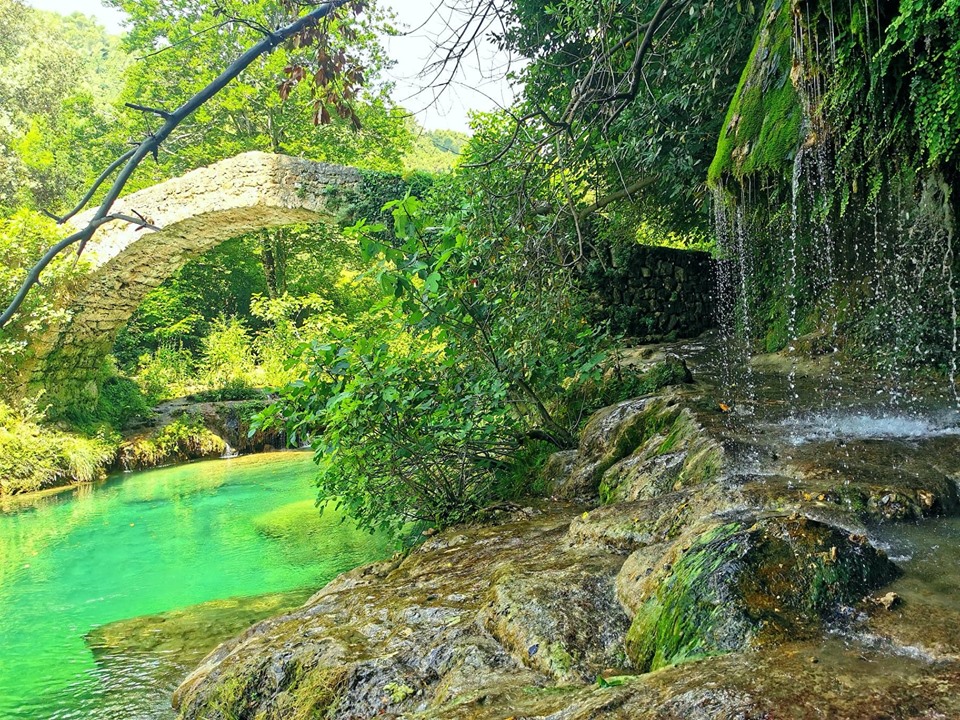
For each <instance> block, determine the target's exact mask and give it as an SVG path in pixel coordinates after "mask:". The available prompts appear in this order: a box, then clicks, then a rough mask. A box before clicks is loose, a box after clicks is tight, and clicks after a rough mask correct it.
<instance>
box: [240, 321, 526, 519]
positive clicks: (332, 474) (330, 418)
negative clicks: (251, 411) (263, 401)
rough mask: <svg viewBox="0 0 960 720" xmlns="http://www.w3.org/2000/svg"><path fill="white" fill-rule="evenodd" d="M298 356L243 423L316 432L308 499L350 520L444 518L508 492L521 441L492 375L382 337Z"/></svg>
mask: <svg viewBox="0 0 960 720" xmlns="http://www.w3.org/2000/svg"><path fill="white" fill-rule="evenodd" d="M308 366H309V367H310V371H309V374H308V377H307V378H305V379H304V380H300V381H296V382H294V383H291V384H290V385H288V386H287V387H286V388H285V389H284V390H283V391H282V398H283V399H282V401H281V403H280V404H277V405H273V406H271V407H269V408H267V409H266V410H265V411H264V412H263V413H261V415H260V416H259V417H258V418H257V419H256V420H255V422H254V429H263V428H268V427H272V426H278V425H283V426H285V428H286V430H287V433H288V437H289V438H290V439H291V442H298V441H300V440H302V439H303V438H304V437H305V436H306V437H309V436H310V435H311V434H313V433H316V432H320V433H321V434H320V435H319V437H317V438H316V439H315V442H314V449H315V451H316V455H315V460H316V462H317V464H318V465H319V467H320V473H319V476H318V480H317V484H318V486H319V488H320V499H321V500H336V501H337V502H338V504H339V505H340V506H342V507H345V508H346V509H347V511H348V512H349V514H350V515H351V516H352V517H353V518H355V519H356V520H357V522H358V524H359V525H360V526H361V527H365V528H367V529H371V530H372V529H384V530H387V531H390V532H393V533H398V532H399V531H400V530H401V529H402V527H403V526H404V525H405V524H406V523H408V522H421V523H428V524H433V525H437V526H443V525H448V524H451V523H455V522H461V521H464V520H469V519H471V518H472V517H474V516H476V515H477V513H479V512H480V511H481V510H483V508H484V507H486V506H487V505H489V504H490V503H492V502H495V501H497V500H502V499H504V494H509V495H516V494H517V492H516V483H517V478H518V477H519V475H518V474H517V473H516V472H515V471H516V467H517V460H518V457H519V456H518V452H519V451H520V449H521V446H522V445H523V442H524V439H523V436H522V433H521V432H518V431H517V428H516V423H515V422H514V421H513V420H512V419H511V417H510V416H509V414H508V413H507V412H506V410H505V408H506V407H507V403H506V402H505V394H506V388H505V386H504V385H503V383H500V382H498V381H497V380H495V379H489V378H488V379H486V380H479V379H478V380H474V381H471V380H470V379H469V378H471V377H473V376H474V374H473V373H472V372H470V371H469V370H468V369H467V368H465V367H463V366H459V365H456V364H452V363H450V362H448V361H447V360H446V359H445V357H444V355H443V352H442V350H441V349H438V347H437V346H436V345H433V346H431V344H430V343H422V342H420V343H415V344H413V345H412V346H410V347H409V348H408V349H407V350H405V351H404V350H401V349H400V348H399V347H397V346H393V347H391V345H390V343H389V342H385V341H384V338H382V337H381V338H367V339H363V340H357V341H355V342H353V343H346V342H344V343H342V344H339V345H336V346H334V345H321V344H314V345H313V346H312V348H311V349H310V352H309V357H308ZM508 487H510V488H513V489H511V490H510V491H509V492H508V491H507V488H508Z"/></svg>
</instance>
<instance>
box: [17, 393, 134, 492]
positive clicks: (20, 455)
mask: <svg viewBox="0 0 960 720" xmlns="http://www.w3.org/2000/svg"><path fill="white" fill-rule="evenodd" d="M117 441H118V438H117V437H116V436H114V435H113V434H112V433H109V432H101V433H99V434H96V435H92V436H85V435H81V434H77V433H71V432H64V431H63V430H60V429H59V428H56V427H52V426H50V425H49V424H48V423H47V422H46V417H45V414H44V411H43V410H41V409H39V408H38V406H37V404H36V402H29V401H22V402H21V403H19V404H18V405H16V406H11V405H8V404H6V403H2V402H0V495H14V494H18V493H25V492H35V491H37V490H45V489H48V488H52V487H57V486H62V485H71V484H74V483H88V482H93V481H94V480H98V479H100V478H102V477H104V476H105V472H106V468H107V467H108V466H109V465H110V463H111V462H113V458H114V456H115V454H116V450H117Z"/></svg>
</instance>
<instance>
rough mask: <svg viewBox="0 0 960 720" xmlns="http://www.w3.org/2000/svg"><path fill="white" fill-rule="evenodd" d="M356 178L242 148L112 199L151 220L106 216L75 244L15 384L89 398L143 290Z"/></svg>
mask: <svg viewBox="0 0 960 720" xmlns="http://www.w3.org/2000/svg"><path fill="white" fill-rule="evenodd" d="M359 181H360V173H359V171H357V170H356V169H355V168H350V167H343V166H339V165H331V164H328V163H318V162H313V161H311V160H306V159H303V158H295V157H288V156H284V155H271V154H268V153H261V152H250V153H245V154H243V155H238V156H237V157H234V158H230V159H228V160H223V161H221V162H218V163H216V164H214V165H210V166H209V167H204V168H200V169H198V170H194V171H192V172H190V173H187V174H186V175H184V176H182V177H179V178H175V179H173V180H168V181H166V182H163V183H160V184H159V185H155V186H153V187H150V188H147V189H145V190H141V191H139V192H136V193H133V194H131V195H128V196H126V197H123V198H121V199H119V200H118V201H117V202H116V203H115V205H114V208H113V212H118V213H124V214H126V215H133V214H134V211H136V212H137V213H139V214H140V215H142V216H143V217H146V218H148V219H149V220H150V222H151V224H153V225H155V226H157V227H158V228H160V229H159V230H155V231H154V230H145V229H137V228H136V227H134V226H131V225H129V224H127V223H120V222H115V223H110V224H109V225H105V226H103V227H102V228H100V230H98V232H97V233H96V235H95V236H94V238H93V240H91V241H90V243H89V244H88V245H87V248H86V250H85V251H84V257H85V258H86V259H87V261H88V262H90V263H92V270H91V272H90V274H89V276H88V277H87V278H86V281H85V283H84V284H83V285H82V287H80V288H79V289H78V291H77V292H76V294H75V300H74V302H73V303H72V307H71V309H70V312H69V317H68V318H67V319H66V320H64V321H63V322H62V323H60V324H59V325H58V326H56V327H54V328H52V329H51V330H50V331H49V332H47V333H46V334H45V336H44V337H42V338H39V339H38V340H37V341H36V342H35V343H34V349H33V358H32V361H31V363H30V364H29V366H28V367H27V368H26V370H25V374H24V377H23V384H24V385H25V386H26V387H27V388H28V389H30V388H36V387H41V386H42V387H44V388H46V390H47V397H48V399H49V400H50V401H51V402H53V403H54V404H55V405H58V404H59V405H67V404H69V405H76V404H78V403H79V404H84V403H89V402H91V401H93V400H94V399H95V398H96V393H97V387H96V384H95V378H96V376H97V373H98V371H99V370H100V368H101V366H102V363H103V358H104V356H105V355H106V354H107V353H109V352H110V350H111V348H112V347H113V343H114V340H115V338H116V335H117V332H118V331H119V330H120V328H121V327H123V326H124V325H125V324H126V322H127V321H128V320H129V319H130V316H131V315H132V314H133V312H134V311H135V310H136V309H137V307H139V305H140V303H141V302H142V301H143V299H144V296H145V295H146V294H147V293H148V292H150V291H151V290H153V289H154V288H156V287H157V286H159V285H160V284H161V283H163V282H164V281H165V280H166V279H167V278H169V277H170V276H171V275H172V274H173V273H174V272H175V271H176V270H177V269H179V268H180V267H181V266H182V265H183V264H184V263H186V262H187V261H188V260H190V259H191V258H194V257H196V256H198V255H201V254H203V253H205V252H207V251H208V250H211V249H213V248H214V247H216V246H217V245H219V244H220V243H221V242H223V241H225V240H229V239H230V238H234V237H237V236H238V235H243V234H245V233H249V232H253V231H256V230H262V229H265V228H272V227H279V226H283V225H293V224H298V223H310V222H317V221H320V220H323V219H324V218H330V217H332V216H333V215H334V214H335V211H336V208H334V207H328V204H327V203H328V200H329V197H330V195H331V193H330V192H329V191H330V190H331V189H332V188H350V187H355V186H356V185H357V183H358V182H359ZM91 215H92V213H88V214H86V215H82V216H79V217H78V218H77V219H76V220H75V224H76V225H77V226H82V225H83V224H85V223H86V222H87V221H88V220H89V218H90V216H91Z"/></svg>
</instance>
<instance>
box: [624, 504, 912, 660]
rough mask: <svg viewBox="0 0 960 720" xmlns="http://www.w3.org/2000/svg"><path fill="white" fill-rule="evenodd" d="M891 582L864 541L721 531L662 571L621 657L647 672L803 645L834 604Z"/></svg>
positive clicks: (766, 527)
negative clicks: (771, 646) (750, 649)
mask: <svg viewBox="0 0 960 720" xmlns="http://www.w3.org/2000/svg"><path fill="white" fill-rule="evenodd" d="M897 574H898V571H897V568H896V566H895V565H893V564H892V563H891V562H890V561H889V560H888V559H887V557H886V556H885V555H884V554H883V553H881V552H879V551H876V550H875V549H873V548H872V547H870V546H869V544H867V543H866V541H864V540H862V539H857V538H854V537H848V536H847V535H845V534H844V533H842V532H841V531H839V530H837V529H836V528H832V527H829V526H826V525H823V524H821V523H816V522H814V521H811V520H807V519H805V518H771V519H767V520H763V521H760V522H758V523H756V524H755V525H753V526H750V527H747V526H746V524H745V523H729V524H726V525H721V526H718V527H715V528H712V529H710V530H708V531H707V532H705V533H703V534H701V535H700V536H699V537H698V538H697V539H696V540H695V541H694V542H692V543H691V544H690V546H689V548H687V549H686V550H684V551H682V552H681V554H680V556H679V557H678V558H677V559H676V560H675V562H673V564H672V565H666V566H665V567H664V568H663V571H662V572H661V574H660V576H659V577H658V578H656V581H657V582H656V585H654V586H653V590H652V591H651V593H650V595H649V597H647V598H646V599H645V600H644V602H643V603H642V604H641V605H640V606H639V608H638V610H637V613H636V615H635V617H634V620H633V623H632V624H631V626H630V630H629V631H628V633H627V637H626V648H627V653H628V655H629V656H630V658H631V659H632V660H633V662H634V663H635V665H636V666H637V668H638V669H640V670H641V671H653V670H657V669H659V668H662V667H665V666H667V665H674V664H678V663H682V662H687V661H689V660H694V659H698V658H702V657H708V656H711V655H717V654H722V653H726V652H731V651H735V650H739V649H742V648H743V647H745V646H746V645H748V644H751V643H757V644H767V643H771V642H772V643H777V642H782V641H785V640H787V639H796V638H802V637H806V636H809V635H811V634H812V632H813V631H814V630H815V629H817V628H818V627H819V622H820V618H822V617H824V616H826V615H828V614H829V613H830V612H832V611H833V610H834V609H835V608H836V607H837V606H838V605H850V604H853V603H856V602H857V601H858V600H859V599H860V598H862V597H863V596H864V595H865V594H866V593H868V592H870V591H871V590H873V589H875V588H877V587H880V586H882V585H884V584H886V583H888V582H890V581H891V580H893V579H895V578H896V577H897Z"/></svg>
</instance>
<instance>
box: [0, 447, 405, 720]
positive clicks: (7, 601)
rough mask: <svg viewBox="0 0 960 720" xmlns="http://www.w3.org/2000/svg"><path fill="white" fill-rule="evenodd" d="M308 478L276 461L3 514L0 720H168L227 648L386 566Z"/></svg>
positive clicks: (125, 483)
mask: <svg viewBox="0 0 960 720" xmlns="http://www.w3.org/2000/svg"><path fill="white" fill-rule="evenodd" d="M313 474H314V468H313V465H312V463H311V462H310V456H309V453H277V454H271V455H260V456H250V457H241V458H234V459H229V460H215V461H210V462H203V463H196V464H191V465H183V466H177V467H172V468H165V469H161V470H154V471H149V472H142V473H135V474H131V475H127V476H124V477H122V478H114V479H112V480H111V481H108V482H107V483H105V484H102V485H100V486H97V487H93V488H86V489H85V490H82V491H75V492H69V493H63V494H60V495H56V496H50V497H46V498H40V499H37V500H34V501H32V502H30V503H29V504H19V505H15V506H12V507H7V508H4V509H3V511H2V512H0V718H4V720H18V719H21V718H22V719H23V720H47V719H52V718H56V719H57V720H68V719H73V718H77V719H80V718H82V719H83V720H106V719H107V718H110V719H111V720H118V719H119V718H124V719H127V718H137V720H153V719H160V718H172V717H173V711H172V710H171V709H170V706H169V698H170V693H171V691H172V689H173V688H174V687H175V686H176V684H177V683H178V682H179V681H180V680H181V679H182V678H183V677H184V675H185V674H186V673H187V672H188V671H189V669H191V668H192V666H194V665H195V664H196V663H197V662H198V661H199V659H200V658H202V656H203V655H204V654H206V652H208V651H209V650H211V649H212V648H213V647H214V646H215V645H216V644H217V643H218V642H219V641H221V640H223V639H226V637H228V636H230V635H233V634H236V633H237V632H239V631H240V630H241V629H242V628H243V627H245V626H246V625H249V624H250V623H252V622H253V621H254V620H256V619H258V618H259V617H264V616H267V615H271V614H275V613H277V612H279V611H281V610H283V609H285V608H288V607H293V606H296V605H297V604H299V603H300V602H302V601H303V600H305V599H306V597H307V596H308V595H309V594H311V593H312V592H313V591H315V590H316V589H317V588H319V587H321V586H322V585H323V584H325V583H326V582H327V581H329V580H330V579H332V578H333V577H335V576H336V575H338V574H339V573H341V572H343V571H345V570H348V569H351V568H353V567H356V566H357V565H360V564H363V563H366V562H369V561H372V560H375V559H379V558H381V557H383V556H385V555H387V554H389V552H390V551H391V550H392V545H391V544H390V543H388V542H387V541H386V540H385V539H384V538H381V537H372V536H370V535H368V534H366V533H361V532H359V531H357V530H356V529H355V528H354V527H352V526H351V525H349V524H347V523H343V524H341V523H340V518H339V517H338V516H337V515H336V514H335V513H333V512H327V513H324V515H323V516H320V515H319V513H318V512H317V511H316V510H315V509H314V508H313V501H312V497H313V496H314V492H315V491H314V489H313V488H312V486H311V478H312V477H313ZM268 593H269V594H271V595H269V596H268V597H262V596H264V595H266V594H268ZM223 598H239V599H238V600H230V601H226V602H211V601H216V600H219V599H223ZM199 603H206V604H205V605H202V606H200V607H198V608H195V607H194V606H197V605H198V604H199ZM171 611H174V612H173V613H172V614H171ZM157 613H167V614H166V615H161V616H156V615H155V614H157ZM141 616H153V617H146V618H144V619H143V620H138V621H132V622H128V623H120V624H118V625H112V624H114V623H117V621H125V620H128V619H130V618H139V617H141Z"/></svg>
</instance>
